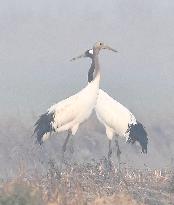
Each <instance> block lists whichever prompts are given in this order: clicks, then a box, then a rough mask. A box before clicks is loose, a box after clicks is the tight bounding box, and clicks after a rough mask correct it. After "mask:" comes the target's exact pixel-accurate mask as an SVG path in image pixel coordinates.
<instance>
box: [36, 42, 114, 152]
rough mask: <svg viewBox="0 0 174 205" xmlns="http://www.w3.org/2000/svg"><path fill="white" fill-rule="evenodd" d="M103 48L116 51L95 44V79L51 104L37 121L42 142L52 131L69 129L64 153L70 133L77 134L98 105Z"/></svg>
mask: <svg viewBox="0 0 174 205" xmlns="http://www.w3.org/2000/svg"><path fill="white" fill-rule="evenodd" d="M101 49H109V50H112V51H115V50H114V49H112V48H110V47H109V46H107V45H104V44H103V43H100V42H97V43H96V44H95V45H94V46H93V53H94V54H93V61H94V63H93V66H94V71H95V76H94V77H93V80H92V81H91V82H90V83H88V85H87V86H86V87H85V88H84V89H82V90H81V91H80V92H78V93H77V94H75V95H73V96H71V97H69V98H67V99H65V100H62V101H60V102H58V103H57V104H55V105H53V106H51V107H50V108H49V109H48V111H47V112H46V113H44V114H43V115H41V116H40V118H39V119H38V121H37V122H36V124H35V130H34V134H36V138H37V141H38V142H39V143H40V144H41V143H42V142H43V141H45V140H46V139H48V138H49V136H50V135H51V133H52V132H58V133H59V132H63V131H68V136H67V137H66V139H65V142H64V145H63V153H64V152H65V150H66V144H67V142H68V140H69V137H70V135H75V133H76V132H77V130H78V127H79V125H80V124H81V123H82V122H84V121H85V120H86V119H87V118H88V117H89V116H90V114H91V112H92V110H93V109H94V107H95V105H96V102H97V97H98V91H99V82H100V68H99V62H98V54H99V51H100V50H101ZM115 52H116V51H115Z"/></svg>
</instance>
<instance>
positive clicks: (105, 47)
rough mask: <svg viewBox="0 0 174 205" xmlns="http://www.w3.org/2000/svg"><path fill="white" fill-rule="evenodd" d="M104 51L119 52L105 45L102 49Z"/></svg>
mask: <svg viewBox="0 0 174 205" xmlns="http://www.w3.org/2000/svg"><path fill="white" fill-rule="evenodd" d="M102 49H108V50H110V51H113V52H118V51H116V50H115V49H113V48H111V47H110V46H108V45H104V46H103V47H102Z"/></svg>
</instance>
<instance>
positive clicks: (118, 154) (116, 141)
mask: <svg viewBox="0 0 174 205" xmlns="http://www.w3.org/2000/svg"><path fill="white" fill-rule="evenodd" d="M115 145H116V147H117V159H118V171H119V173H120V171H121V169H120V164H121V162H120V155H121V150H120V147H119V143H118V139H115Z"/></svg>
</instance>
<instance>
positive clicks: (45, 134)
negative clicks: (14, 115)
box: [33, 112, 55, 145]
mask: <svg viewBox="0 0 174 205" xmlns="http://www.w3.org/2000/svg"><path fill="white" fill-rule="evenodd" d="M53 121H54V113H53V112H52V113H49V112H46V113H44V114H42V115H41V116H40V117H39V119H38V120H37V122H36V123H35V125H34V126H35V129H34V134H33V135H35V136H36V142H37V143H39V144H40V145H41V144H42V143H43V142H44V141H45V140H46V139H48V138H49V136H50V135H51V133H52V132H54V131H55V130H54V128H53V127H52V122H53Z"/></svg>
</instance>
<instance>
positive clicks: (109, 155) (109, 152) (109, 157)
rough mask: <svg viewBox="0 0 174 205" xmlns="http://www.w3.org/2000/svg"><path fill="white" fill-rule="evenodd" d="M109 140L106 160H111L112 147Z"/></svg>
mask: <svg viewBox="0 0 174 205" xmlns="http://www.w3.org/2000/svg"><path fill="white" fill-rule="evenodd" d="M111 142H112V141H111V140H109V151H108V160H111V155H112V148H111Z"/></svg>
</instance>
